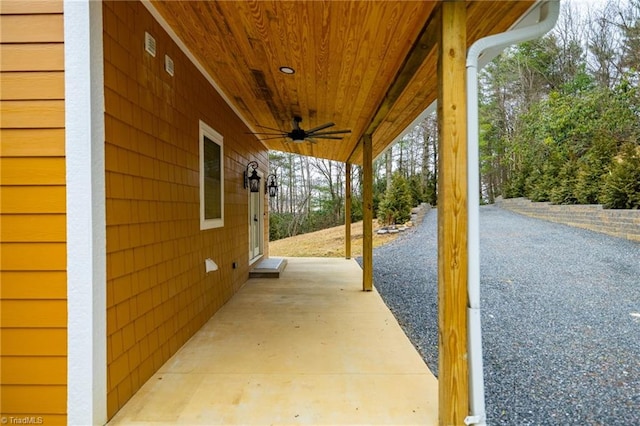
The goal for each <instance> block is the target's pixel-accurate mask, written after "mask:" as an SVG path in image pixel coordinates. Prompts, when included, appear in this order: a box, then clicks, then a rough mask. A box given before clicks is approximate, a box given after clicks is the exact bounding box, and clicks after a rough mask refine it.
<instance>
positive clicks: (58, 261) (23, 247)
mask: <svg viewBox="0 0 640 426" xmlns="http://www.w3.org/2000/svg"><path fill="white" fill-rule="evenodd" d="M0 250H1V252H0V269H1V270H2V271H64V270H66V267H67V245H66V244H65V243H5V242H2V243H1V244H0Z"/></svg>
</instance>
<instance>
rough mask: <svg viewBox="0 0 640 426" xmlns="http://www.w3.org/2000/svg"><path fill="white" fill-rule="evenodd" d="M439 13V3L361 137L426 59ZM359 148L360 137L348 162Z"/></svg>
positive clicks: (433, 45)
mask: <svg viewBox="0 0 640 426" xmlns="http://www.w3.org/2000/svg"><path fill="white" fill-rule="evenodd" d="M440 14H441V6H440V5H439V6H436V9H435V10H434V11H433V13H432V14H431V16H430V17H429V19H428V20H427V22H426V23H425V25H424V27H423V28H422V31H421V32H420V35H419V37H418V38H417V39H416V41H415V42H414V43H413V46H412V47H411V50H410V51H409V53H408V54H407V56H406V57H405V59H404V62H403V63H402V65H401V66H400V69H399V70H398V73H397V74H396V77H395V79H394V81H393V83H391V85H390V86H389V89H388V90H387V93H386V94H385V96H384V98H383V99H382V102H381V103H380V105H379V106H378V109H377V110H376V113H375V114H374V116H373V118H372V119H371V122H370V123H369V126H368V127H367V129H366V130H365V132H364V134H363V137H364V136H365V135H369V136H373V134H374V133H375V131H376V130H377V129H378V127H379V126H380V124H381V123H382V121H383V120H384V119H385V117H386V116H387V115H388V114H389V111H391V108H392V107H393V105H394V104H395V103H396V101H397V100H398V98H399V97H400V95H402V93H403V92H404V91H405V90H406V89H407V87H408V86H409V83H411V80H412V79H413V77H414V76H415V74H416V73H417V72H418V69H419V68H420V66H421V65H422V64H423V63H424V61H425V60H426V59H427V56H428V55H429V53H430V52H431V51H432V50H433V49H434V48H436V45H437V44H438V34H439V29H440ZM359 149H362V139H360V141H359V143H357V144H356V146H355V147H354V148H353V150H352V151H351V154H350V155H349V159H348V160H347V161H348V162H352V161H353V159H354V156H355V154H356V153H357V152H358V150H359ZM363 163H364V160H363Z"/></svg>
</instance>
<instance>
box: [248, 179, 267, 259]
mask: <svg viewBox="0 0 640 426" xmlns="http://www.w3.org/2000/svg"><path fill="white" fill-rule="evenodd" d="M263 203H264V190H263V185H260V192H250V191H249V261H253V260H256V259H257V258H258V257H259V256H260V255H262V247H263V241H262V240H263V235H264V232H263V226H264V220H263V212H264V205H263Z"/></svg>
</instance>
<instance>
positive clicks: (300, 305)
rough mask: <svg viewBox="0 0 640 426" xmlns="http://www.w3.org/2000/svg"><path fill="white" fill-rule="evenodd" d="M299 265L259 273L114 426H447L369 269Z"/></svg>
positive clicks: (429, 380)
mask: <svg viewBox="0 0 640 426" xmlns="http://www.w3.org/2000/svg"><path fill="white" fill-rule="evenodd" d="M288 262H289V263H288V266H287V268H286V269H285V271H284V272H283V273H282V275H281V277H280V278H279V279H269V278H253V279H250V280H249V281H248V282H247V283H246V284H245V285H244V287H243V288H242V289H241V290H240V291H239V292H238V293H237V294H236V295H235V296H234V297H233V298H232V299H231V301H229V302H228V303H227V304H226V305H225V306H224V307H223V308H221V309H220V310H219V311H218V312H217V313H216V314H215V315H214V316H213V317H212V318H211V320H209V322H208V323H207V324H206V325H205V326H204V327H203V328H202V329H201V330H200V331H198V332H197V333H196V334H195V335H194V336H193V337H192V338H191V340H189V341H188V342H187V343H186V344H185V345H184V346H183V347H182V348H181V349H180V350H179V351H178V352H177V353H176V354H175V355H174V356H173V357H172V358H171V359H169V361H167V362H166V363H165V364H164V365H163V366H162V367H161V368H160V370H159V371H158V372H157V373H156V374H154V376H153V377H151V379H150V380H149V381H147V383H146V384H145V385H144V386H143V387H142V388H141V389H140V391H138V392H137V393H136V394H135V395H134V396H133V397H132V398H131V400H130V401H129V402H128V403H127V404H126V405H125V406H124V407H123V408H122V409H121V410H120V411H119V412H118V414H117V415H116V416H115V417H114V418H113V419H112V421H111V422H110V423H109V424H110V425H124V424H207V425H214V424H224V425H246V424H254V425H255V424H314V425H318V424H332V425H344V424H369V425H373V424H394V425H409V424H411V425H416V424H421V425H429V424H436V423H437V422H438V403H437V401H438V384H437V380H436V378H435V377H434V376H433V375H432V374H431V372H430V371H429V369H428V368H427V366H426V365H425V363H424V362H423V360H422V359H421V357H420V356H419V354H418V353H417V351H416V350H415V348H414V347H413V346H412V344H411V342H409V340H408V339H407V337H406V336H405V334H404V332H403V331H402V329H401V328H400V326H399V325H398V323H397V322H396V320H395V318H394V317H393V315H392V314H391V312H390V311H389V309H388V308H387V307H386V305H385V304H384V302H383V301H382V299H381V298H380V296H379V295H378V293H377V292H376V291H375V290H374V291H373V292H366V293H365V292H362V287H361V286H362V270H361V269H360V267H359V266H358V264H357V263H356V262H355V261H354V260H344V259H311V258H291V259H288Z"/></svg>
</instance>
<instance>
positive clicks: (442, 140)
mask: <svg viewBox="0 0 640 426" xmlns="http://www.w3.org/2000/svg"><path fill="white" fill-rule="evenodd" d="M466 15H467V14H466V4H465V2H464V1H447V2H443V4H442V15H441V16H442V18H441V19H442V27H441V32H440V39H441V42H440V43H439V52H438V133H439V147H438V155H439V159H438V161H439V167H438V186H439V189H438V350H439V357H438V371H439V376H438V421H439V424H441V425H462V424H464V419H465V417H466V416H467V415H468V413H469V388H468V381H469V378H468V377H469V376H468V367H467V302H468V301H467V298H468V296H467V280H468V277H467V270H468V256H467V252H468V246H467V233H468V229H467V228H468V225H467V216H468V214H467V195H468V185H467V145H466V141H467V121H466V109H467V105H466V66H465V64H466V51H467V45H466V39H467V37H466V20H467V19H466Z"/></svg>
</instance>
